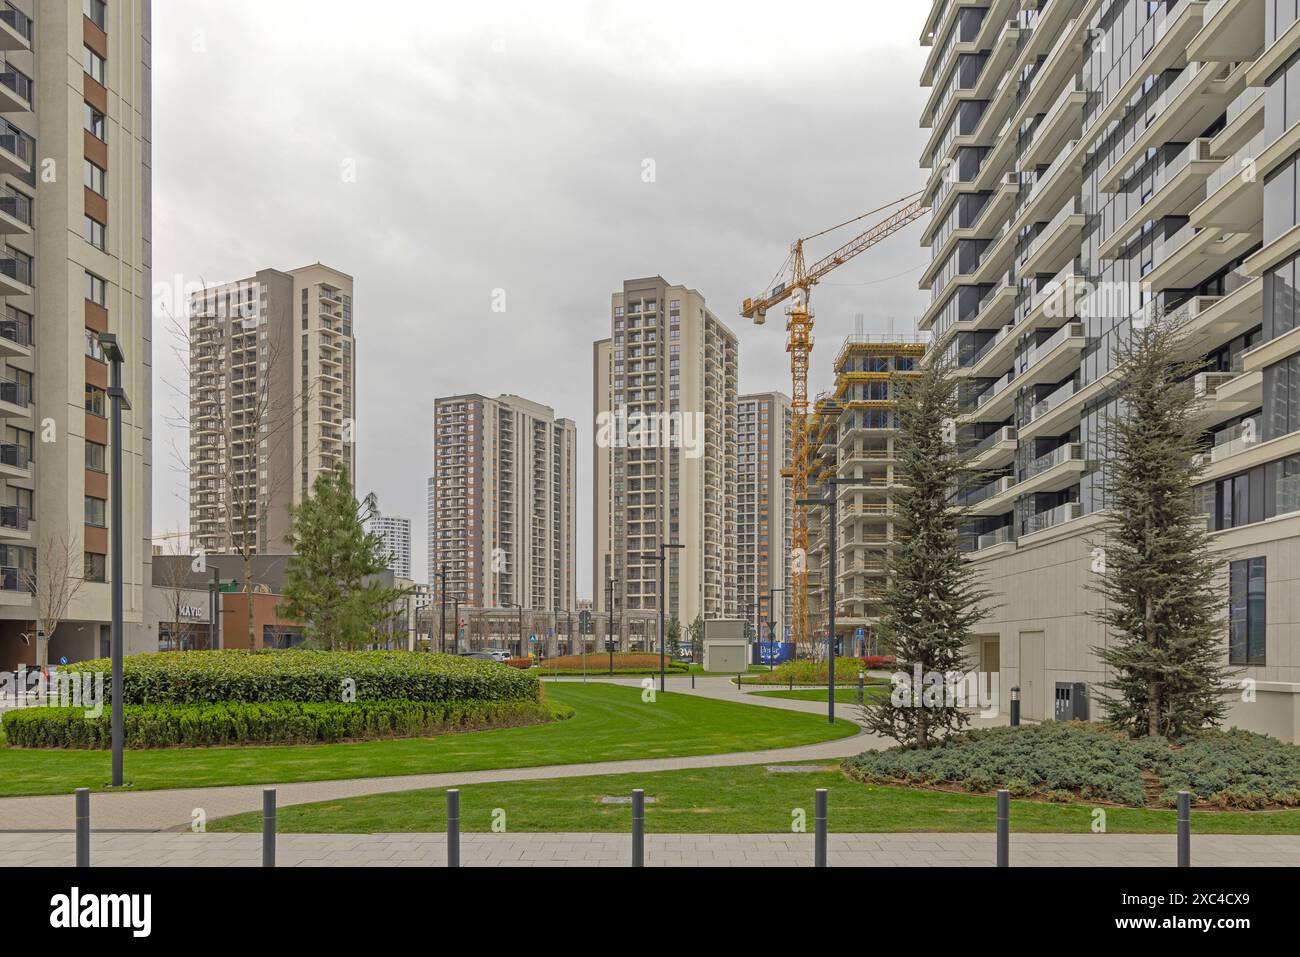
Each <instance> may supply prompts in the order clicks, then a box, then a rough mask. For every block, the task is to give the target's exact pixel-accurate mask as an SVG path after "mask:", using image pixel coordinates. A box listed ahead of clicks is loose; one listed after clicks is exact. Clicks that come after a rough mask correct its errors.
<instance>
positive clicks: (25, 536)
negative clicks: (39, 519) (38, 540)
mask: <svg viewBox="0 0 1300 957" xmlns="http://www.w3.org/2000/svg"><path fill="white" fill-rule="evenodd" d="M30 527H31V516H30V515H28V514H27V509H25V508H19V507H18V506H17V505H0V538H6V539H10V540H13V539H17V540H19V541H28V540H30V539H31V537H32V533H31V530H30Z"/></svg>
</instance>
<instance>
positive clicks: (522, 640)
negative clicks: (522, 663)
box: [507, 602, 524, 658]
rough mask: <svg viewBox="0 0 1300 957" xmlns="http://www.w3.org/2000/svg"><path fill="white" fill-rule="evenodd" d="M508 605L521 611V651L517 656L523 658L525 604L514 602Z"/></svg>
mask: <svg viewBox="0 0 1300 957" xmlns="http://www.w3.org/2000/svg"><path fill="white" fill-rule="evenodd" d="M507 607H508V608H513V609H515V611H517V612H519V653H518V655H516V657H519V658H522V657H524V606H523V605H521V604H519V603H518V602H512V603H511V604H510V605H508V606H507Z"/></svg>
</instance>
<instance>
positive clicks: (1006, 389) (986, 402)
mask: <svg viewBox="0 0 1300 957" xmlns="http://www.w3.org/2000/svg"><path fill="white" fill-rule="evenodd" d="M1015 379H1016V375H1015V372H1008V373H1007V374H1006V375H1004V376H1003V377H1002V378H1000V379H998V381H996V382H994V383H993V384H992V385H991V386H989V387H988V388H987V389H985V390H984V391H983V392H981V393H980V394H979V396H978V397H976V399H975V407H974V408H973V409H972V410H971V411H970V412H967V413H966V414H965V415H963V416H962V421H963V422H965V423H974V422H1001V421H1002V420H1003V419H1005V418H1007V417H1008V416H1010V415H1011V412H1012V410H1013V409H1014V408H1015V405H1016V390H1015V389H1013V388H1012V387H1011V384H1012V383H1013V382H1015ZM1016 384H1017V385H1019V383H1016Z"/></svg>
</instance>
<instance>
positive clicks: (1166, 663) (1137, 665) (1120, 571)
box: [1089, 316, 1231, 737]
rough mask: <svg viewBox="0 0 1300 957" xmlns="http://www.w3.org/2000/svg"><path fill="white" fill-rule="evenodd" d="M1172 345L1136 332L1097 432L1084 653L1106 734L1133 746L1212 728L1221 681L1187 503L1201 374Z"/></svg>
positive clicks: (1216, 568)
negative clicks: (1103, 450) (1099, 487)
mask: <svg viewBox="0 0 1300 957" xmlns="http://www.w3.org/2000/svg"><path fill="white" fill-rule="evenodd" d="M1177 345H1178V335H1177V330H1176V329H1175V328H1174V327H1173V326H1171V325H1170V324H1169V323H1168V321H1167V320H1166V319H1165V318H1164V317H1163V316H1156V317H1155V318H1153V319H1151V320H1150V321H1148V322H1146V323H1142V324H1138V325H1137V327H1136V328H1135V329H1134V331H1133V334H1132V336H1131V338H1130V339H1129V341H1128V342H1127V343H1125V344H1123V345H1122V346H1121V348H1120V350H1119V355H1118V356H1117V360H1118V361H1119V362H1120V363H1121V365H1120V366H1119V384H1118V389H1117V393H1118V403H1119V405H1118V406H1117V413H1116V415H1115V417H1114V418H1113V419H1112V421H1111V422H1110V423H1109V425H1108V427H1107V428H1106V429H1104V432H1103V434H1104V435H1105V437H1106V439H1107V442H1108V445H1109V447H1110V452H1111V454H1112V459H1111V461H1110V463H1109V465H1110V476H1109V480H1108V488H1107V494H1108V501H1107V503H1106V504H1107V505H1108V507H1109V510H1108V512H1107V514H1108V516H1109V517H1108V519H1107V521H1106V525H1105V539H1104V541H1101V542H1094V543H1093V545H1094V550H1093V555H1094V571H1095V572H1098V573H1099V581H1098V582H1094V583H1093V584H1091V585H1090V586H1089V587H1090V588H1091V589H1092V590H1093V591H1096V592H1098V593H1100V594H1101V595H1102V596H1103V597H1104V598H1105V605H1104V606H1103V607H1102V608H1101V609H1099V610H1097V611H1095V612H1094V613H1093V614H1094V615H1095V617H1096V618H1097V619H1099V620H1100V621H1101V622H1103V623H1104V624H1105V626H1106V627H1107V629H1108V631H1109V639H1110V640H1109V643H1108V644H1107V645H1106V646H1105V647H1101V648H1097V649H1095V652H1096V654H1097V656H1098V657H1099V658H1100V659H1101V660H1102V661H1103V662H1104V663H1105V664H1106V665H1108V666H1109V667H1110V669H1111V671H1112V675H1111V677H1110V679H1109V680H1107V681H1104V682H1102V684H1101V687H1102V691H1101V693H1100V694H1099V695H1098V698H1099V699H1100V702H1101V704H1102V705H1103V709H1104V710H1105V713H1106V719H1107V721H1108V723H1110V724H1111V725H1112V726H1113V727H1116V728H1121V729H1124V730H1126V731H1128V732H1129V733H1130V734H1131V735H1133V736H1134V737H1141V736H1144V735H1163V736H1165V737H1178V736H1181V735H1185V734H1187V733H1189V732H1193V731H1197V730H1199V729H1202V728H1206V727H1210V726H1214V725H1217V724H1219V723H1220V722H1221V721H1222V720H1223V716H1224V713H1225V711H1226V709H1227V706H1226V703H1225V702H1224V694H1225V687H1224V683H1225V681H1227V680H1228V679H1229V678H1230V676H1231V672H1230V671H1229V670H1228V669H1227V668H1226V667H1225V666H1224V665H1223V649H1224V640H1223V634H1224V628H1225V625H1224V621H1223V610H1224V602H1223V600H1222V599H1221V598H1220V597H1219V587H1220V583H1219V573H1220V571H1221V567H1220V562H1219V561H1217V560H1216V559H1215V558H1214V557H1213V555H1212V554H1211V552H1210V547H1209V538H1208V532H1207V530H1206V525H1205V518H1204V516H1203V515H1201V514H1200V509H1199V508H1198V507H1197V504H1196V496H1195V488H1196V485H1197V482H1198V479H1199V477H1200V474H1201V471H1202V470H1203V465H1201V464H1199V461H1198V460H1197V459H1196V454H1197V452H1198V451H1199V444H1200V437H1201V430H1200V427H1199V426H1198V425H1197V424H1196V417H1195V412H1196V402H1197V399H1196V396H1195V394H1194V392H1193V390H1192V388H1191V383H1190V381H1188V380H1189V379H1190V378H1191V376H1192V375H1193V374H1194V373H1195V372H1196V371H1198V370H1199V369H1200V368H1201V367H1202V366H1203V363H1200V362H1189V361H1183V360H1179V359H1177V358H1176V355H1177V348H1176V347H1177Z"/></svg>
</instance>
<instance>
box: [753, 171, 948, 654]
mask: <svg viewBox="0 0 1300 957" xmlns="http://www.w3.org/2000/svg"><path fill="white" fill-rule="evenodd" d="M920 196H921V193H919V192H917V193H912V194H911V195H910V196H904V197H901V198H900V199H896V200H894V201H893V202H892V203H886V204H885V205H884V206H880V207H877V208H876V209H873V210H870V211H868V212H865V213H863V214H862V215H861V216H855V217H854V218H853V219H850V220H847V221H846V222H843V223H840V224H839V225H838V226H832V227H830V228H829V229H823V230H822V231H821V232H819V233H813V234H812V235H811V236H806V237H804V238H803V239H796V240H795V242H794V244H793V245H792V246H791V247H790V257H789V259H788V260H787V261H786V264H785V265H783V266H782V268H781V270H780V271H778V274H777V275H778V276H780V275H781V273H783V272H786V270H787V267H788V279H787V280H786V281H783V282H780V283H778V284H776V285H775V286H773V287H772V291H771V292H770V293H768V294H767V295H764V296H760V297H758V298H756V299H746V300H745V302H744V303H743V304H742V305H741V307H740V314H741V315H742V316H743V317H744V318H746V319H752V320H753V321H754V324H755V325H758V326H761V325H763V323H764V322H766V321H767V311H768V310H769V309H771V308H772V307H773V306H776V305H779V304H780V303H782V302H784V301H785V300H787V299H789V300H791V302H790V305H789V306H788V307H787V308H786V315H787V316H788V317H789V318H788V319H787V320H786V324H785V328H786V333H787V337H786V347H785V348H786V351H787V352H788V353H790V379H791V390H790V412H791V419H792V421H791V433H792V434H791V440H792V447H791V450H790V465H789V467H788V468H786V469H784V470H783V472H782V474H784V475H787V476H789V477H790V482H791V492H792V493H793V494H792V496H791V497H792V499H793V500H794V502H795V503H796V504H795V513H794V526H793V532H792V540H791V543H790V547H791V553H792V554H791V557H790V589H791V599H792V600H791V603H790V605H791V608H790V618H791V626H792V630H793V632H794V634H793V636H792V637H793V638H794V642H795V647H796V648H807V647H808V508H807V506H805V505H799V504H797V503H799V502H802V501H803V500H805V499H806V498H807V497H808V466H809V462H810V458H811V454H810V453H811V446H810V445H809V436H808V411H809V405H808V360H809V357H810V356H811V355H812V349H813V337H812V328H813V312H812V307H811V301H812V287H813V286H815V285H816V284H817V283H818V282H819V281H820V280H821V279H823V278H824V277H825V276H826V275H827V274H828V273H830V272H831V271H832V270H833V269H835V268H837V267H839V266H842V265H843V264H844V263H846V262H848V261H849V260H850V259H853V258H854V257H856V256H860V255H861V254H862V253H864V252H866V251H867V250H868V249H870V248H871V247H872V246H875V245H876V244H877V243H879V242H881V241H882V240H885V239H888V238H889V237H890V236H892V235H894V233H896V232H898V231H899V230H900V229H903V228H904V227H905V226H907V225H909V224H910V223H913V222H915V221H916V220H917V219H919V218H920V217H921V216H923V215H924V214H925V213H927V212H929V207H927V206H923V205H922V204H921V199H920V198H919V197H920ZM886 210H893V212H891V213H889V215H887V216H886V217H885V218H884V219H882V220H881V221H880V222H878V223H876V224H875V225H873V226H872V227H871V228H869V229H867V230H866V231H865V232H863V233H860V234H858V235H857V236H855V237H854V238H853V239H851V240H849V241H848V242H847V243H845V244H844V245H843V246H841V247H840V248H839V249H837V250H835V251H834V252H832V253H830V254H829V255H827V256H824V257H822V258H821V259H819V260H817V261H816V262H814V263H813V264H812V266H807V265H806V263H805V262H804V253H803V246H804V243H806V242H809V241H811V240H814V239H817V238H818V237H820V236H825V235H826V234H827V233H830V232H834V231H835V230H837V229H842V228H843V227H845V226H848V225H851V224H853V223H856V222H859V221H861V220H863V219H866V218H867V217H868V216H874V215H876V214H879V213H883V212H885V211H886ZM829 587H830V589H831V591H830V600H832V601H833V600H834V595H835V592H834V589H835V583H834V582H831V583H830V585H829ZM772 614H773V610H772V609H769V610H768V615H769V616H771V615H772Z"/></svg>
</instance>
